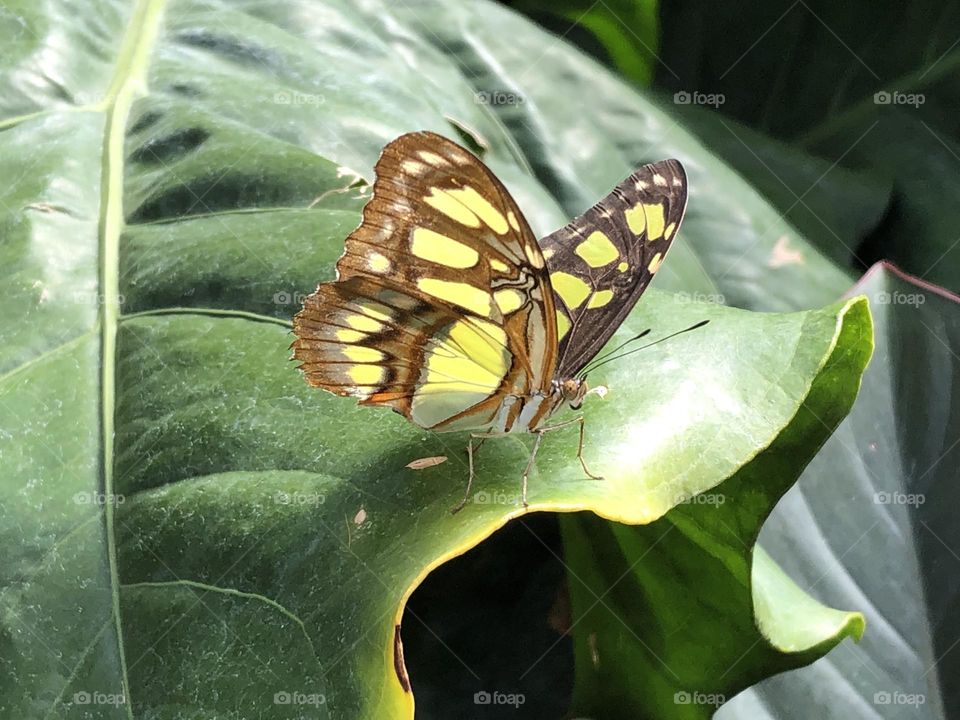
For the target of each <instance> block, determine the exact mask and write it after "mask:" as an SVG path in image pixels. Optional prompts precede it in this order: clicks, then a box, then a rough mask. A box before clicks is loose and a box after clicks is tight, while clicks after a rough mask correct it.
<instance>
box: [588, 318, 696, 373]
mask: <svg viewBox="0 0 960 720" xmlns="http://www.w3.org/2000/svg"><path fill="white" fill-rule="evenodd" d="M708 322H710V321H709V320H701V321H700V322H698V323H694V324H693V325H691V326H690V327H688V328H684V329H683V330H677V331H676V332H674V333H670V334H669V335H666V336H664V337H662V338H660V339H659V340H654V341H653V342H652V343H647V344H646V345H641V346H640V347H638V348H633V349H632V350H628V351H627V352H625V353H622V354H620V355H617V356H616V357H611V355H613V353H615V352H617V351H618V350H619V349H620V348H622V347H623V346H624V345H626V344H627V343H629V342H633V341H634V340H636V339H637V338H640V337H643V336H644V335H646V334H647V333H648V332H650V331H649V330H645V331H644V332H642V333H640V334H639V335H637V336H636V337H634V338H631V339H630V340H628V341H627V342H626V343H623V345H620V347H618V348H616V349H615V350H612V351H611V352H608V353H607V354H606V355H604V356H603V357H601V358H598V360H599V362H598V361H597V360H595V361H593V362H591V363H590V365H589V366H588V367H587V369H586V370H584V372H583V374H582V375H581V379H583V380H586V379H587V373H591V372H593V371H594V370H596V369H597V368H600V367H602V366H604V365H606V364H607V363H611V362H613V361H614V360H620V359H621V358H625V357H626V356H627V355H633V353H635V352H640V351H641V350H646V349H647V348H649V347H653V346H654V345H659V344H660V343H662V342H664V341H665V340H669V339H670V338H675V337H676V336H677V335H683V333H686V332H690V331H691V330H696V329H698V328H702V327H703V326H704V325H706V324H707V323H708Z"/></svg>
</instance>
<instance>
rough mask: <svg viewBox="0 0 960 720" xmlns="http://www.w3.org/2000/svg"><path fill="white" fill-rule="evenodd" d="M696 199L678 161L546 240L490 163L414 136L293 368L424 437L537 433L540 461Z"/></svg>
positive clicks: (370, 206) (388, 164)
mask: <svg viewBox="0 0 960 720" xmlns="http://www.w3.org/2000/svg"><path fill="white" fill-rule="evenodd" d="M685 202H686V182H685V177H684V174H683V169H682V168H681V167H680V164H679V163H678V162H676V161H664V162H662V163H658V164H656V165H650V166H645V167H644V168H641V169H640V170H638V171H637V173H635V174H633V175H631V176H630V177H629V178H627V179H626V180H624V182H623V183H621V184H620V185H619V186H617V188H615V189H614V191H613V192H612V193H610V195H608V196H607V197H606V198H605V199H604V200H603V201H601V202H600V203H598V204H597V205H595V206H594V207H593V208H591V209H590V210H588V211H587V212H586V213H584V214H583V215H581V216H580V217H578V218H577V219H576V220H574V221H573V222H571V223H570V224H568V225H567V226H565V227H564V228H561V229H560V230H557V231H556V232H554V233H552V234H550V235H548V236H547V237H545V238H543V239H542V240H541V241H540V242H539V243H538V242H537V239H536V236H535V235H534V234H533V232H532V230H531V229H530V227H529V225H528V224H527V221H526V220H525V219H524V217H523V215H522V213H521V212H520V210H519V208H518V207H517V206H516V203H515V202H514V200H513V198H512V197H511V196H510V194H509V193H508V192H507V190H506V188H504V187H503V185H502V184H501V183H500V181H499V180H498V179H497V178H496V176H495V175H494V174H493V173H492V172H491V171H490V170H489V169H488V168H487V167H486V166H485V165H484V164H483V163H482V162H481V161H480V160H479V159H477V158H476V157H475V156H474V155H472V154H471V153H469V152H468V151H467V150H465V149H464V148H462V147H460V146H459V145H457V144H455V143H453V142H451V141H450V140H447V139H446V138H443V137H442V136H440V135H436V134H434V133H429V132H419V133H409V134H407V135H403V136H401V137H400V138H398V139H397V140H394V141H393V142H391V143H390V144H389V145H387V146H386V147H385V148H384V151H383V153H382V155H381V157H380V160H379V161H378V162H377V166H376V181H375V183H374V187H373V197H372V198H371V200H370V201H369V202H368V203H367V205H366V206H365V207H364V211H363V220H362V222H361V224H360V226H359V227H358V228H357V229H356V230H355V231H354V232H353V233H351V235H350V236H349V237H348V238H347V241H346V243H345V250H344V254H343V256H342V257H341V258H340V260H339V261H338V262H337V278H336V280H335V281H333V282H328V283H322V284H321V285H319V286H318V288H317V290H316V292H315V293H313V294H311V295H310V296H308V297H307V299H306V301H305V302H304V307H303V309H302V310H301V311H300V312H299V313H298V314H297V316H296V318H295V319H294V333H295V334H296V340H295V341H294V343H293V349H294V358H296V359H298V360H300V361H301V365H300V368H301V369H302V370H303V372H304V375H305V378H306V380H307V382H308V383H309V384H311V385H313V386H315V387H320V388H323V389H325V390H328V391H330V392H333V393H336V394H339V395H348V396H354V397H357V398H359V401H360V404H362V405H374V406H383V407H391V408H392V409H393V410H395V411H396V412H398V413H400V414H402V415H404V416H405V417H406V418H407V419H408V420H410V421H411V422H413V423H414V424H416V425H418V426H420V427H423V428H427V429H430V430H435V431H438V432H446V431H470V432H471V433H473V434H474V435H475V436H478V437H489V436H495V435H504V434H513V433H535V434H537V441H536V445H535V449H534V455H535V452H536V447H538V446H539V441H540V437H541V435H542V433H543V432H546V431H548V430H549V429H552V428H553V427H558V426H551V425H549V424H548V420H549V418H550V417H551V416H552V415H553V414H554V413H555V412H556V411H557V410H558V409H559V408H560V407H562V406H563V405H564V404H567V405H570V406H572V407H574V408H576V407H579V405H580V403H581V402H582V401H583V398H584V397H585V395H586V394H587V393H588V392H589V391H588V389H587V383H586V377H585V373H584V372H583V370H584V367H585V366H587V364H588V363H589V361H590V360H591V359H592V358H593V357H594V356H595V355H596V354H597V352H598V351H599V350H600V348H601V347H602V346H603V345H604V344H605V343H606V341H607V340H608V339H609V338H610V336H611V335H612V334H613V332H614V331H615V330H616V328H617V326H619V324H620V322H621V321H622V319H623V318H624V317H625V316H626V314H627V313H628V312H629V311H630V309H631V308H632V307H633V305H634V303H635V302H636V300H637V299H638V298H639V296H640V294H641V293H642V292H643V290H644V289H645V288H646V286H647V284H648V283H649V281H650V279H651V278H652V277H653V275H654V273H656V271H657V269H658V268H659V266H660V264H661V262H662V260H663V256H664V254H665V253H666V251H667V249H668V248H669V246H670V243H671V242H672V239H673V237H674V234H675V232H676V229H677V227H678V226H679V222H680V218H681V216H682V213H683V208H684V205H685ZM579 421H580V422H581V447H582V439H583V430H582V418H581V419H579ZM469 450H470V461H471V478H472V459H473V454H472V445H471V446H470V448H469ZM578 456H579V453H578ZM532 462H533V456H531V461H530V463H528V466H527V471H526V472H525V473H524V482H525V481H526V474H527V472H529V470H530V467H531V465H532ZM581 463H582V457H581ZM584 470H586V466H584ZM587 472H588V474H589V471H587Z"/></svg>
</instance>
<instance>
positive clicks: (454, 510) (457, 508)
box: [450, 433, 496, 515]
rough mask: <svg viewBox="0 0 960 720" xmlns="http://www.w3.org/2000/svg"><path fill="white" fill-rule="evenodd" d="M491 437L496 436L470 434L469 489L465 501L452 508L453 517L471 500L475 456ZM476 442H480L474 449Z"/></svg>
mask: <svg viewBox="0 0 960 720" xmlns="http://www.w3.org/2000/svg"><path fill="white" fill-rule="evenodd" d="M489 437H496V435H495V434H493V433H471V434H470V440H469V442H467V465H468V467H469V476H468V477H467V489H466V492H464V493H463V500H461V501H460V502H458V503H457V504H456V505H454V506H453V507H452V508H450V514H451V515H456V514H457V513H458V512H460V511H461V510H463V507H464V505H466V504H467V501H468V500H469V499H470V489H471V488H472V487H473V454H474V453H475V452H477V450H479V449H480V448H481V447H483V443H484V442H485V441H486V439H487V438H489ZM474 440H479V441H480V442H478V443H477V445H476V447H474V444H473V441H474Z"/></svg>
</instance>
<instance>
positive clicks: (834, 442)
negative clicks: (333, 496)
mask: <svg viewBox="0 0 960 720" xmlns="http://www.w3.org/2000/svg"><path fill="white" fill-rule="evenodd" d="M855 292H862V293H865V294H866V295H867V296H868V297H869V298H870V302H871V307H872V311H873V315H874V317H875V318H876V323H877V330H876V342H877V349H876V353H875V356H874V359H873V361H872V362H871V365H870V368H869V369H868V370H867V372H866V374H865V376H864V381H863V389H862V390H861V392H860V395H859V397H858V398H857V401H856V404H855V405H854V407H853V410H852V412H851V414H850V416H849V417H848V418H847V419H846V420H845V421H844V422H843V423H842V424H841V425H840V427H839V429H838V430H837V432H836V433H835V434H834V435H833V437H832V438H831V439H830V440H829V441H828V442H827V444H826V445H825V446H824V448H823V450H822V451H821V452H820V453H819V454H818V455H817V457H816V458H815V459H814V461H813V462H812V463H811V464H810V466H809V467H808V468H807V471H806V472H805V473H804V475H803V477H802V478H801V480H800V482H799V484H798V485H797V486H796V487H795V488H794V489H793V490H791V491H790V492H789V493H787V495H786V497H785V498H784V500H783V502H782V503H781V504H780V505H779V506H778V507H777V510H776V511H775V513H774V515H773V517H772V518H771V519H770V522H768V523H767V524H766V526H765V527H764V529H763V532H762V534H761V540H762V542H763V545H764V547H766V548H767V549H769V550H770V551H771V554H772V555H773V556H774V557H775V558H776V559H777V560H778V561H780V562H781V563H782V564H783V566H784V568H785V569H787V570H788V571H789V573H790V575H791V577H794V578H798V579H799V581H800V584H801V586H802V587H803V588H804V589H806V590H807V591H808V592H811V593H815V594H816V595H817V596H818V597H823V598H825V599H826V600H828V601H829V602H831V603H836V604H837V605H838V606H840V607H842V606H844V605H851V604H852V605H855V606H856V607H862V608H864V614H865V615H866V616H867V625H868V627H869V631H868V632H867V634H866V637H865V639H864V641H863V643H862V644H860V645H859V646H857V647H852V646H849V645H848V646H847V647H846V649H845V651H844V652H838V653H834V654H831V655H830V656H828V657H827V658H824V659H823V660H821V661H819V662H817V663H816V664H814V665H813V666H811V667H809V668H805V669H803V670H800V671H798V672H796V673H791V675H790V676H789V677H782V678H773V679H770V680H768V681H766V682H764V683H762V684H761V685H760V686H758V687H757V688H756V690H750V691H749V692H747V693H744V694H743V695H742V696H740V697H738V698H737V699H736V700H734V701H733V702H732V703H731V704H730V705H729V706H728V707H726V708H724V710H723V711H722V712H721V714H720V717H723V718H743V719H744V720H748V719H749V720H754V719H755V718H757V719H760V720H764V719H766V718H789V717H795V716H798V715H797V711H796V708H797V707H804V708H808V710H805V711H804V713H802V716H804V717H806V716H815V717H818V718H825V719H827V720H832V719H833V718H836V719H837V720H839V719H840V718H843V719H844V720H846V719H847V718H852V719H858V718H863V719H864V720H866V719H867V718H876V717H883V718H948V717H956V715H957V713H958V712H960V688H958V686H957V683H956V678H957V677H960V655H958V654H957V643H958V641H960V616H958V614H957V604H958V602H960V590H958V584H957V577H958V572H960V527H958V525H957V523H956V520H955V518H954V512H953V509H954V508H955V507H956V502H957V464H958V461H960V442H958V438H960V401H958V397H957V392H958V390H957V388H958V383H957V380H958V378H960V359H958V357H960V306H958V301H960V298H957V297H956V296H953V295H950V294H948V293H945V292H944V291H943V290H941V289H940V288H936V287H933V286H930V285H927V284H925V283H919V282H917V281H916V279H915V278H911V277H909V276H905V275H904V274H903V273H902V272H900V271H898V270H896V269H895V268H892V267H888V266H883V265H878V266H877V267H875V268H874V269H873V270H872V271H871V272H870V273H869V274H868V275H867V276H866V277H865V278H864V279H863V281H861V282H860V283H859V284H858V285H857V287H856V288H855ZM838 477H843V478H850V482H847V483H839V482H837V478H838ZM811 698H815V702H816V705H815V709H809V702H810V699H811Z"/></svg>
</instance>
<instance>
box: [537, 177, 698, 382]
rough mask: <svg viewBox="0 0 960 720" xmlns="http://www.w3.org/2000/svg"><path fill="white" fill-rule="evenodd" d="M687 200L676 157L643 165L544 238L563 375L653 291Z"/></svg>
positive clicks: (583, 361) (579, 363)
mask: <svg viewBox="0 0 960 720" xmlns="http://www.w3.org/2000/svg"><path fill="white" fill-rule="evenodd" d="M686 203H687V178H686V174H685V173H684V171H683V166H682V165H681V164H680V163H679V162H678V161H677V160H663V161H661V162H658V163H654V164H653V165H644V166H643V167H641V168H640V169H638V170H637V171H636V172H635V173H634V174H633V175H631V176H630V177H628V178H627V179H626V180H624V181H623V182H622V183H620V184H619V185H617V187H615V188H614V189H613V191H612V192H611V193H610V194H609V195H607V196H606V197H605V198H604V199H603V200H601V201H600V202H599V203H597V204H596V205H594V206H593V207H592V208H590V209H589V210H587V211H586V212H585V213H583V215H581V216H579V217H578V218H576V219H575V220H573V221H572V222H571V223H570V224H568V225H566V226H565V227H562V228H560V229H559V230H557V231H556V232H553V233H551V234H550V235H547V236H546V237H545V238H543V239H542V240H541V241H540V247H541V249H542V250H543V254H544V257H545V258H546V260H547V267H548V269H549V271H550V279H551V284H552V286H553V291H554V302H555V304H556V312H557V335H558V337H559V347H558V352H557V354H558V358H559V359H558V364H557V374H558V376H559V377H563V378H568V377H573V376H575V375H576V374H577V373H578V372H579V371H580V370H581V369H582V368H583V367H584V366H585V365H586V364H587V363H588V362H589V361H590V359H591V358H593V357H594V356H595V355H596V354H597V353H598V352H599V351H600V348H602V347H603V346H604V345H605V344H606V342H607V341H608V340H609V339H610V336H611V335H613V333H614V332H615V331H616V329H617V328H618V327H619V326H620V323H622V322H623V320H624V318H625V317H626V316H627V315H628V314H629V312H630V310H632V309H633V306H634V305H635V304H636V302H637V300H639V298H640V295H642V294H643V291H644V290H646V288H647V286H648V285H649V284H650V281H651V280H652V279H653V276H654V274H655V273H656V272H657V270H658V269H659V267H660V264H661V263H662V262H663V258H664V256H665V255H666V253H667V250H669V248H670V244H671V243H672V242H673V238H674V237H676V233H677V228H679V226H680V221H681V220H682V219H683V212H684V209H685V207H686Z"/></svg>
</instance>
